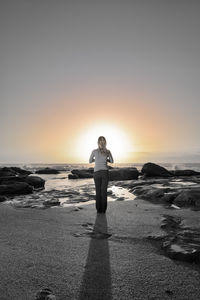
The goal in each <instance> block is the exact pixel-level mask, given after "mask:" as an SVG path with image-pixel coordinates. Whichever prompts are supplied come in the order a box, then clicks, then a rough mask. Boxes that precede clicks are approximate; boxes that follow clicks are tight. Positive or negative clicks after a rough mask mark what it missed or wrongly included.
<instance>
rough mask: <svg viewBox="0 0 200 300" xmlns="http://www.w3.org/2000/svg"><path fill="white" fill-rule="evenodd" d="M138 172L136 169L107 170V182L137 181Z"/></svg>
mask: <svg viewBox="0 0 200 300" xmlns="http://www.w3.org/2000/svg"><path fill="white" fill-rule="evenodd" d="M138 176H139V172H138V170H137V169H136V168H118V169H117V168H113V169H111V170H109V180H110V181H113V180H131V179H138Z"/></svg>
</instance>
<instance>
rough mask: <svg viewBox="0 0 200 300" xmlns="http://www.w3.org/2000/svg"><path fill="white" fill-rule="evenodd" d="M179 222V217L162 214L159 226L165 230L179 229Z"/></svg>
mask: <svg viewBox="0 0 200 300" xmlns="http://www.w3.org/2000/svg"><path fill="white" fill-rule="evenodd" d="M180 224H181V218H179V217H174V216H170V215H163V218H162V222H161V226H160V227H161V228H164V229H165V230H167V231H171V230H173V231H174V230H175V229H179V228H180Z"/></svg>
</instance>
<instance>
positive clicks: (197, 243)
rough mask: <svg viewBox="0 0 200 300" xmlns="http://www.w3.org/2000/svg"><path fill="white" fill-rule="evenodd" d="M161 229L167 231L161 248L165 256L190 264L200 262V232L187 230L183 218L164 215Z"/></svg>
mask: <svg viewBox="0 0 200 300" xmlns="http://www.w3.org/2000/svg"><path fill="white" fill-rule="evenodd" d="M163 216H164V218H163V220H162V224H161V228H163V229H165V230H166V231H167V235H166V236H164V237H163V241H162V243H161V248H162V249H163V250H164V251H165V254H166V255H167V256H168V257H170V258H172V259H177V260H182V261H188V262H198V263H199V262H200V231H199V230H198V229H192V228H185V227H183V226H182V224H181V218H180V217H177V216H171V215H163Z"/></svg>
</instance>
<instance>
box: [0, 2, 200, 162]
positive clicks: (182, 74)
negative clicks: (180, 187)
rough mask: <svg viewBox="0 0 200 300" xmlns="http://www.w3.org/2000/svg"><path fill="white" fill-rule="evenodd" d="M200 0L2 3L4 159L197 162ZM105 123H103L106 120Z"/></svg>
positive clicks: (0, 149)
mask: <svg viewBox="0 0 200 300" xmlns="http://www.w3.org/2000/svg"><path fill="white" fill-rule="evenodd" d="M199 15H200V2H199V1H198V0H190V1H189V0H187V1H186V0H168V1H165V0H115V1H114V0H106V1H104V0H102V1H96V0H71V1H67V0H23V1H22V0H17V1H16V0H13V1H11V0H0V163H22V162H30V163H87V162H88V159H89V156H90V152H91V151H92V150H93V149H94V148H97V139H98V136H99V135H104V136H105V137H106V139H107V148H108V149H110V151H111V152H112V153H113V154H114V155H113V156H114V161H115V162H116V163H124V162H130V163H134V162H146V161H149V160H153V161H155V162H156V161H163V162H164V161H170V160H171V161H172V160H175V161H178V160H179V161H181V160H182V161H185V162H186V161H187V162H195V161H197V162H200V139H199V128H200V118H199V115H200V101H199V94H200V82H199V79H200V37H199V29H200V18H199ZM105 124H106V127H105Z"/></svg>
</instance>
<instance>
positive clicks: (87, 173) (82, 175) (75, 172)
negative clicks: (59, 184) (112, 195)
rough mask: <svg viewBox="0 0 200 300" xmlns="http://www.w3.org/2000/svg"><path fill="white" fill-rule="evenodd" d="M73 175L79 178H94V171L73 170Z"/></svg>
mask: <svg viewBox="0 0 200 300" xmlns="http://www.w3.org/2000/svg"><path fill="white" fill-rule="evenodd" d="M71 173H72V174H73V175H76V176H78V178H92V177H93V170H92V169H91V168H89V169H73V170H71ZM69 175H70V174H69ZM68 178H69V176H68ZM69 179H76V177H74V178H69Z"/></svg>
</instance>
